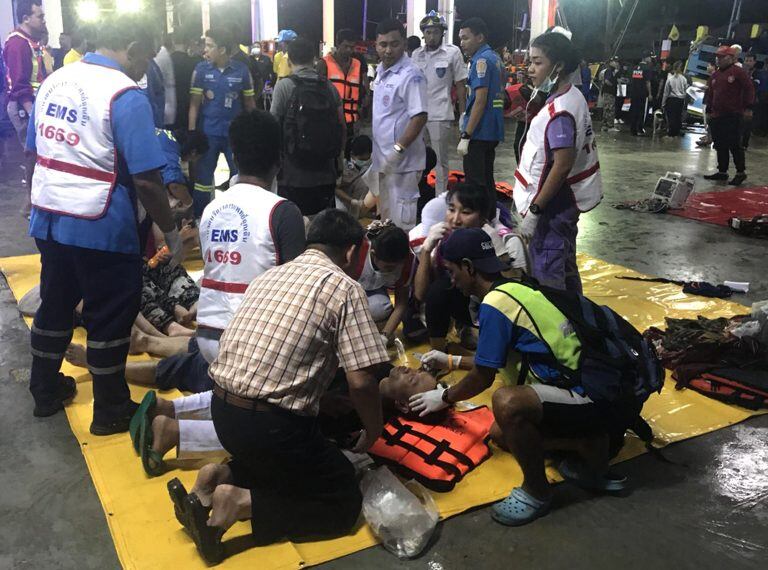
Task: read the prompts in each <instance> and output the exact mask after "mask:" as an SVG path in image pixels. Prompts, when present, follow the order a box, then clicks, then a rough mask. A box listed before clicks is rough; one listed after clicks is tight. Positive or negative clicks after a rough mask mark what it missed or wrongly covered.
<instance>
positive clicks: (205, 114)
mask: <svg viewBox="0 0 768 570" xmlns="http://www.w3.org/2000/svg"><path fill="white" fill-rule="evenodd" d="M234 46H235V41H234V39H233V37H232V34H231V33H229V31H227V30H224V29H220V28H213V29H210V30H208V31H207V32H206V34H205V51H204V56H205V61H201V62H200V63H198V64H197V67H195V71H194V73H193V74H192V83H191V87H190V88H189V94H190V99H189V130H190V132H202V133H204V134H205V137H206V138H207V139H208V152H206V153H205V155H203V156H202V157H201V158H200V160H199V161H198V163H197V169H196V172H195V190H194V200H195V217H196V218H198V217H200V215H201V214H202V213H203V210H204V209H205V207H206V206H207V205H208V202H210V201H211V198H212V193H213V190H214V173H215V172H216V165H217V164H218V162H219V156H220V155H221V154H223V155H224V157H225V158H226V160H227V165H228V166H229V172H230V177H232V176H234V175H235V174H237V169H236V168H235V165H234V163H233V161H232V149H231V148H230V147H229V144H228V142H227V130H228V129H229V124H230V123H231V122H232V119H234V118H235V117H236V116H237V115H239V114H240V112H241V111H242V110H243V109H245V110H246V111H251V110H253V109H255V108H256V101H255V99H254V90H253V79H252V78H251V72H250V71H248V66H246V65H245V64H244V63H242V62H239V61H237V60H235V59H232V57H231V56H232V50H233V49H234ZM193 136H194V135H193ZM197 136H200V135H197Z"/></svg>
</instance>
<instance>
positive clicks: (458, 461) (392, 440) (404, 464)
mask: <svg viewBox="0 0 768 570" xmlns="http://www.w3.org/2000/svg"><path fill="white" fill-rule="evenodd" d="M493 422H494V418H493V412H492V411H491V410H489V409H488V408H487V407H485V406H483V407H480V408H476V409H474V410H471V411H469V412H457V411H455V410H450V411H448V412H447V415H446V418H445V420H443V421H441V422H440V423H439V424H436V425H430V424H425V423H422V422H419V421H416V420H408V419H405V418H402V417H399V418H398V417H396V418H393V419H391V420H390V421H389V422H387V423H386V425H385V426H384V430H383V432H382V435H381V437H380V438H379V439H378V440H376V443H374V444H373V446H372V447H371V449H369V450H368V453H370V454H371V455H372V456H373V458H374V459H376V460H377V461H379V462H382V463H386V464H388V465H391V466H392V468H393V469H395V471H397V472H398V473H400V474H401V475H404V476H406V477H412V478H414V479H416V480H417V481H419V482H420V483H421V484H422V485H424V486H425V487H427V488H429V489H432V490H433V491H441V492H445V491H450V490H451V489H453V487H454V486H455V485H456V483H458V482H459V481H461V479H462V477H464V475H466V474H467V473H468V472H469V471H471V470H472V469H474V468H475V467H477V466H478V465H480V464H481V463H482V462H483V461H485V460H486V459H488V457H490V455H491V450H490V448H489V447H488V444H487V443H486V442H487V440H488V437H489V434H490V430H491V426H492V425H493Z"/></svg>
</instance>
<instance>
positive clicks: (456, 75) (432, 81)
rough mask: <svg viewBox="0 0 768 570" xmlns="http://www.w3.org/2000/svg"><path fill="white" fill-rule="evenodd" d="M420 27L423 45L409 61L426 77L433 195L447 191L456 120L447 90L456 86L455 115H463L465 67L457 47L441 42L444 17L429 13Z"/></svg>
mask: <svg viewBox="0 0 768 570" xmlns="http://www.w3.org/2000/svg"><path fill="white" fill-rule="evenodd" d="M420 28H421V32H422V33H423V34H424V46H423V47H420V48H419V49H417V50H416V51H414V52H413V56H412V57H411V58H412V59H413V61H414V63H415V64H416V65H417V66H418V67H419V68H420V69H421V71H422V72H423V73H424V76H425V77H426V78H427V101H428V103H427V104H428V109H427V113H428V119H427V132H428V133H429V141H430V146H431V147H432V148H433V149H434V150H435V153H436V154H437V167H436V168H435V174H436V177H437V180H436V182H435V193H436V194H437V195H440V194H442V193H443V192H445V191H446V190H447V189H448V153H449V149H448V145H449V144H450V143H451V140H452V135H453V132H452V125H453V121H454V120H455V119H456V117H455V115H454V112H453V99H452V98H451V90H452V88H453V87H454V86H455V87H456V99H457V100H458V102H459V115H463V114H464V109H465V107H466V102H467V95H466V86H467V66H466V64H465V63H464V58H463V57H462V55H461V50H460V49H459V48H458V47H456V46H455V45H453V44H446V43H443V38H444V37H445V30H447V29H448V26H447V25H446V23H445V18H443V17H442V16H441V15H440V14H438V13H437V12H435V11H434V10H432V11H431V12H430V13H429V14H427V15H426V16H424V18H423V19H422V20H421V23H420Z"/></svg>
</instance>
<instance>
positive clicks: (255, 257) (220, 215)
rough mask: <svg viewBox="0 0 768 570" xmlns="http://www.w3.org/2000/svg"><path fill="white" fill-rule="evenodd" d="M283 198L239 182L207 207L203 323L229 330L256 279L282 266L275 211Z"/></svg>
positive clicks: (201, 304) (203, 233) (200, 317)
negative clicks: (229, 325) (279, 255)
mask: <svg viewBox="0 0 768 570" xmlns="http://www.w3.org/2000/svg"><path fill="white" fill-rule="evenodd" d="M284 201H285V200H283V199H282V198H280V197H279V196H277V195H275V194H273V193H272V192H269V191H267V190H264V189H263V188H259V187H258V186H253V185H251V184H235V185H234V186H231V187H230V188H229V190H227V191H226V192H224V194H223V195H221V196H220V197H218V198H216V199H215V200H214V201H213V202H211V203H210V204H208V206H206V208H205V211H204V212H203V217H202V219H201V220H200V251H201V253H202V255H203V262H204V264H205V265H204V268H203V280H202V282H201V283H200V299H199V301H198V309H197V323H198V326H200V327H206V328H211V329H219V330H224V329H225V328H226V327H227V325H228V324H229V321H231V320H232V317H233V316H234V314H235V311H237V309H238V307H239V306H240V303H242V301H243V295H244V293H245V290H246V289H247V288H248V285H249V284H250V283H251V281H253V280H254V279H255V278H256V277H258V276H259V275H261V274H262V273H264V272H265V271H267V270H268V269H271V268H272V267H275V266H276V265H279V264H280V263H282V260H280V259H279V257H278V250H277V245H276V238H275V236H274V235H273V233H272V232H273V229H274V228H273V225H272V215H273V213H274V211H275V208H277V206H278V205H279V204H280V203H282V202H284Z"/></svg>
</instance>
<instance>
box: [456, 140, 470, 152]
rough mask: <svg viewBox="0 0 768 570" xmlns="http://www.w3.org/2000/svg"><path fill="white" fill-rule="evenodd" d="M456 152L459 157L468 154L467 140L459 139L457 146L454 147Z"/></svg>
mask: <svg viewBox="0 0 768 570" xmlns="http://www.w3.org/2000/svg"><path fill="white" fill-rule="evenodd" d="M456 152H458V153H459V156H466V155H467V153H469V139H461V140H460V141H459V146H457V147H456Z"/></svg>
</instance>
